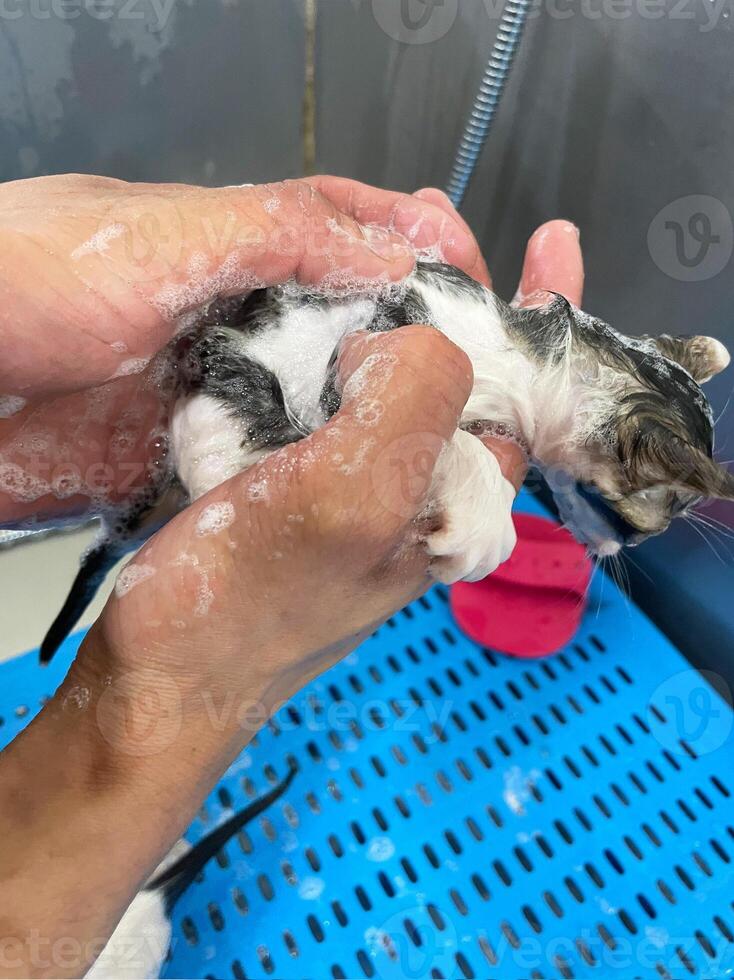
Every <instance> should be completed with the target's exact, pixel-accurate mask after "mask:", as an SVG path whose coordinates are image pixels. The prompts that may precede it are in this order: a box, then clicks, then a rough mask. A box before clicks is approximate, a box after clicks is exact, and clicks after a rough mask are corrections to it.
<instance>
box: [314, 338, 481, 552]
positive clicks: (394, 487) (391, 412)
mask: <svg viewBox="0 0 734 980" xmlns="http://www.w3.org/2000/svg"><path fill="white" fill-rule="evenodd" d="M337 373H338V378H337V384H338V385H339V386H340V387H341V395H342V402H341V408H340V410H339V412H338V413H337V414H336V416H335V417H334V418H333V419H332V421H331V422H330V423H329V424H328V425H327V426H325V427H324V428H322V429H319V430H318V431H317V432H316V433H314V435H313V436H312V437H311V439H310V440H309V442H311V440H313V442H312V445H313V447H314V449H316V451H317V454H318V455H319V456H320V457H321V458H323V456H324V455H327V458H329V459H330V460H331V463H332V466H331V467H330V473H329V481H330V483H329V486H330V490H329V492H330V493H334V494H338V493H339V491H340V490H341V491H342V492H344V493H350V492H351V494H353V493H354V483H355V480H362V481H365V480H366V484H365V485H364V486H363V487H362V492H363V493H366V494H367V499H366V504H368V505H369V506H370V508H371V509H375V508H376V509H377V510H378V512H379V513H378V514H375V515H374V516H375V518H379V520H380V521H381V522H382V524H383V529H384V530H385V531H387V532H388V533H390V531H392V530H393V529H395V528H396V527H399V526H403V525H404V524H405V523H406V522H407V521H410V520H412V519H413V518H414V517H415V516H416V515H417V514H418V513H419V512H420V511H421V509H422V507H423V505H424V503H425V500H426V496H427V493H428V490H429V488H430V484H431V478H432V475H433V470H434V467H435V465H436V460H437V459H438V456H439V454H440V452H441V450H442V449H443V448H444V446H445V444H446V442H447V441H448V440H449V439H450V438H451V437H452V436H453V434H454V433H455V431H456V428H457V425H458V422H459V418H460V416H461V413H462V411H463V409H464V406H465V405H466V402H467V399H468V398H469V394H470V392H471V387H472V381H473V374H472V368H471V363H470V361H469V358H468V357H467V356H466V354H464V352H463V351H461V350H460V349H459V348H458V347H456V346H455V345H454V344H452V343H451V342H450V341H449V340H447V339H446V337H445V336H444V335H443V334H441V333H439V332H438V331H437V330H434V329H433V328H431V327H424V326H410V327H403V328H401V329H399V330H395V331H392V332H390V333H379V334H356V335H354V336H352V337H351V338H349V340H348V341H347V342H346V343H345V345H344V346H343V348H342V351H341V354H340V357H339V361H338V365H337ZM319 450H321V452H319Z"/></svg>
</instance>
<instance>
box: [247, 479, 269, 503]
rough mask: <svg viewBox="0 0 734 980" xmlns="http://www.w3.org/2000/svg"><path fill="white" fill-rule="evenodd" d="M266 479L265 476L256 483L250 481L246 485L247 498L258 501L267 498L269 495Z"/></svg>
mask: <svg viewBox="0 0 734 980" xmlns="http://www.w3.org/2000/svg"><path fill="white" fill-rule="evenodd" d="M269 495H270V493H269V489H268V481H267V479H266V478H263V479H262V480H258V481H257V482H256V483H250V484H249V486H248V487H247V499H248V500H254V501H260V500H267V499H268V497H269Z"/></svg>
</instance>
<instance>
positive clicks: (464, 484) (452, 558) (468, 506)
mask: <svg viewBox="0 0 734 980" xmlns="http://www.w3.org/2000/svg"><path fill="white" fill-rule="evenodd" d="M431 498H432V512H433V513H434V514H435V515H436V519H437V521H439V522H440V527H439V528H438V529H437V530H435V531H433V532H432V533H431V534H429V535H428V536H427V538H426V548H427V550H428V553H429V555H431V556H432V560H431V565H430V570H431V574H432V576H433V577H434V578H435V579H436V580H437V581H438V582H443V583H444V584H446V585H450V584H452V583H453V582H459V581H465V582H477V581H479V579H482V578H485V577H486V576H487V575H489V574H491V573H492V572H493V571H494V570H495V569H496V568H497V567H498V565H501V564H502V562H504V561H507V559H508V558H509V557H510V555H511V554H512V551H513V549H514V547H515V543H516V541H517V537H516V534H515V526H514V524H513V522H512V516H511V510H512V503H513V501H514V499H515V489H514V487H513V486H512V484H511V483H509V481H508V480H506V479H505V478H504V476H503V475H502V471H501V469H500V466H499V463H498V462H497V459H496V458H495V456H494V455H493V454H492V453H491V452H490V451H489V450H488V449H487V448H486V446H484V445H483V444H482V443H481V442H480V441H479V439H477V438H476V436H473V435H470V434H469V433H468V432H462V431H459V432H457V433H456V434H455V436H454V437H453V439H452V440H451V442H450V443H449V444H448V446H447V447H446V449H445V450H444V451H443V453H442V454H441V456H440V458H439V461H438V463H437V465H436V469H435V472H434V477H433V486H432V489H431Z"/></svg>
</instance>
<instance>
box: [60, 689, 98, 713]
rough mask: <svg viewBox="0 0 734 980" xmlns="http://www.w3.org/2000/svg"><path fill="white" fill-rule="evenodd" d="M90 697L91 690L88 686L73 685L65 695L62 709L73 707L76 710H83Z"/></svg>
mask: <svg viewBox="0 0 734 980" xmlns="http://www.w3.org/2000/svg"><path fill="white" fill-rule="evenodd" d="M91 697H92V694H91V691H90V690H89V688H88V687H81V686H80V685H78V684H77V685H75V686H74V687H72V689H71V690H70V691H69V693H68V694H67V695H66V696H65V698H64V702H63V707H64V710H66V709H67V708H75V709H76V710H77V711H84V709H85V708H86V707H87V706H88V704H89V701H90V699H91Z"/></svg>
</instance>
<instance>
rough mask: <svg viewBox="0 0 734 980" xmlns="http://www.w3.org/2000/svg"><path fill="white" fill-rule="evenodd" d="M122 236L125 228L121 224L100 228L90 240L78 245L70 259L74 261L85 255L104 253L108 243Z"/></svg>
mask: <svg viewBox="0 0 734 980" xmlns="http://www.w3.org/2000/svg"><path fill="white" fill-rule="evenodd" d="M124 234H125V226H124V225H121V224H114V225H108V226H107V227H106V228H101V229H100V230H99V231H98V232H97V233H96V234H94V235H92V237H91V238H89V239H87V241H86V242H84V243H83V244H81V245H79V247H78V248H75V249H74V251H73V252H72V253H71V257H72V259H74V260H75V261H76V260H77V259H81V258H83V256H85V255H93V254H94V253H95V252H106V251H107V249H108V248H109V247H110V242H111V241H113V240H114V239H115V238H119V237H120V235H124Z"/></svg>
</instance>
